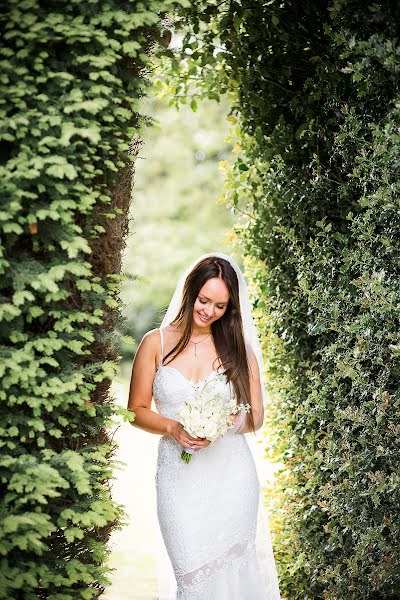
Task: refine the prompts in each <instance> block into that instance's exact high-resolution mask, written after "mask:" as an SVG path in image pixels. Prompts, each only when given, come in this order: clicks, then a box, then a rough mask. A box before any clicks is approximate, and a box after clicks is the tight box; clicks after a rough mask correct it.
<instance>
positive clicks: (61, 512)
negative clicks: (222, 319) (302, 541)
mask: <svg viewBox="0 0 400 600" xmlns="http://www.w3.org/2000/svg"><path fill="white" fill-rule="evenodd" d="M169 6H170V3H169V2H168V1H166V2H157V1H153V2H147V3H145V4H137V3H135V2H129V1H127V2H120V1H119V0H105V1H102V2H100V1H98V0H92V1H90V2H79V1H78V0H68V2H67V1H65V0H62V1H58V2H46V3H43V2H39V1H38V0H22V1H17V0H14V1H8V2H7V3H6V8H5V10H3V12H2V14H1V16H0V27H1V32H2V40H3V44H2V47H1V48H0V70H1V75H0V85H1V98H2V100H1V112H0V127H1V129H0V135H1V144H0V177H1V200H0V203H1V206H0V228H1V229H0V232H1V240H0V241H1V245H0V274H1V278H0V357H1V361H0V374H1V379H2V381H1V387H0V400H1V407H2V408H1V412H2V419H1V426H0V432H1V442H0V443H1V456H0V489H1V501H0V517H1V519H0V522H1V523H0V597H1V598H7V599H8V600H9V599H10V598H13V599H14V600H16V599H19V598H21V599H22V598H23V599H33V598H52V600H67V599H70V598H79V599H83V598H93V597H98V596H99V595H100V594H101V592H102V590H103V589H104V586H105V584H106V583H107V577H106V573H107V571H108V570H109V568H108V567H107V564H106V559H107V553H108V550H107V545H106V542H107V539H108V537H109V534H110V532H111V530H112V529H113V528H114V527H116V526H117V525H119V524H121V519H122V515H123V512H122V507H120V506H118V505H117V504H115V503H114V502H113V501H112V499H111V494H110V480H111V479H112V478H113V469H114V467H115V463H114V460H113V453H114V443H113V441H112V437H111V434H110V427H111V425H112V422H113V421H112V419H113V416H114V415H116V414H122V415H125V416H126V417H127V413H126V412H125V411H123V410H121V411H119V410H117V407H116V406H115V405H114V404H113V401H112V398H110V396H109V386H110V382H111V379H112V378H113V377H114V375H115V373H116V370H117V358H118V357H117V342H118V340H117V337H116V333H115V329H116V326H117V324H118V323H119V322H120V320H121V317H120V313H119V305H120V302H119V298H118V293H119V286H120V281H121V278H122V276H121V275H120V268H121V251H122V249H123V247H124V239H125V235H126V232H127V211H128V206H129V202H130V194H131V179H132V174H133V164H132V161H133V160H134V158H135V155H136V153H137V151H138V147H139V143H140V142H139V139H138V137H137V135H136V132H137V131H138V129H139V128H140V127H141V126H142V125H143V124H145V123H146V122H147V119H146V118H144V117H142V116H141V115H140V114H139V113H138V112H137V109H138V100H139V99H140V97H141V96H143V94H144V93H145V91H146V87H147V86H148V85H149V82H148V80H147V79H146V76H147V73H148V67H147V65H148V63H149V56H150V54H151V53H152V51H153V47H154V46H155V44H157V43H158V42H159V41H160V39H161V38H162V35H163V32H162V26H161V22H160V13H162V12H163V11H164V12H165V10H166V9H167V8H168V7H169ZM127 418H128V417H127Z"/></svg>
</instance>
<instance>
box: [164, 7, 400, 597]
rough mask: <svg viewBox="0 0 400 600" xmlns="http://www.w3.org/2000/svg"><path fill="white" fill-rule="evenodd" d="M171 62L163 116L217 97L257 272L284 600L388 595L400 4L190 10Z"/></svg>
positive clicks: (397, 424)
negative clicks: (169, 101)
mask: <svg viewBox="0 0 400 600" xmlns="http://www.w3.org/2000/svg"><path fill="white" fill-rule="evenodd" d="M180 18H181V22H180V25H181V27H182V29H183V31H184V33H185V37H184V44H183V52H182V54H181V56H176V55H174V54H173V53H172V52H171V51H168V53H167V56H166V59H165V60H166V63H167V65H166V68H167V69H168V78H167V80H166V84H167V85H168V87H169V91H170V93H171V94H172V98H173V101H174V102H176V103H178V104H179V102H180V100H179V97H181V96H190V97H191V99H192V102H195V100H196V99H201V98H202V97H204V96H208V97H215V98H218V97H219V95H220V94H221V93H225V92H226V91H227V92H228V93H229V95H230V97H231V98H232V101H233V108H232V111H231V116H230V119H231V121H232V123H233V131H234V132H236V133H237V135H238V137H239V139H238V149H237V150H238V157H237V160H236V162H235V164H234V165H233V166H232V167H231V168H228V174H227V184H226V190H225V196H226V200H227V202H228V204H229V205H230V206H231V207H232V208H233V209H235V210H236V211H237V213H238V215H242V214H243V212H244V213H245V214H246V219H242V220H241V222H240V223H239V224H238V226H237V228H236V233H237V239H238V244H239V245H241V247H242V249H243V252H244V254H245V255H246V256H247V257H248V261H249V264H250V265H251V266H252V268H253V269H254V273H253V275H254V285H255V287H256V292H257V293H255V295H254V306H255V309H256V311H257V312H258V314H259V315H260V320H261V323H262V324H263V327H264V332H265V339H264V346H265V351H266V354H267V358H268V361H267V366H268V375H269V382H268V387H269V392H270V395H271V397H272V399H273V406H272V407H270V408H271V410H270V420H271V423H272V424H273V426H274V429H275V436H276V438H277V440H278V441H277V442H276V445H275V448H274V457H275V458H277V459H279V460H281V461H282V462H283V463H284V468H283V469H282V471H281V473H280V481H279V482H278V487H277V488H276V489H275V496H276V498H275V504H277V505H278V506H277V508H276V513H275V518H274V523H275V526H274V534H275V535H274V545H275V552H276V557H277V560H278V563H279V565H278V566H279V574H280V580H281V584H282V590H283V592H284V594H285V597H286V598H288V599H290V600H295V599H298V600H300V599H302V600H305V599H324V600H328V599H329V600H344V599H346V600H350V599H360V600H361V599H367V598H368V599H371V600H394V599H395V598H398V596H399V589H400V560H399V553H398V548H399V546H400V525H399V519H398V511H399V504H400V478H399V467H398V465H399V459H400V444H399V442H400V439H399V438H400V435H399V434H400V418H399V400H400V397H399V385H398V382H399V376H400V368H399V356H400V340H399V337H400V334H399V331H400V323H399V307H400V302H399V289H400V287H399V273H400V261H399V256H400V255H399V250H400V247H399V239H400V211H399V207H400V202H399V191H400V190H399V166H400V162H399V151H400V148H399V141H400V136H399V125H400V119H399V117H400V115H399V112H400V98H399V71H400V63H399V56H400V48H399V23H400V9H399V6H398V5H397V3H380V4H377V3H370V4H368V3H365V2H361V1H358V0H357V1H356V0H348V1H346V2H344V1H342V0H335V1H334V2H316V1H311V2H296V1H294V0H291V1H290V0H288V1H284V2H281V1H279V2H278V1H275V0H272V1H271V2H268V3H264V2H256V1H252V2H240V3H239V2H231V3H229V5H228V4H226V3H220V2H217V1H215V2H195V3H194V4H192V8H191V11H190V12H188V11H186V12H185V13H184V14H181V16H180Z"/></svg>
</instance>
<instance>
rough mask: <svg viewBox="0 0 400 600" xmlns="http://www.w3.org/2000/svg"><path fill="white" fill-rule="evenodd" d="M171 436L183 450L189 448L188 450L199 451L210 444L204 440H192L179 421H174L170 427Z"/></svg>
mask: <svg viewBox="0 0 400 600" xmlns="http://www.w3.org/2000/svg"><path fill="white" fill-rule="evenodd" d="M171 435H172V437H173V438H175V439H176V441H177V442H179V444H181V445H182V446H183V447H184V448H189V449H190V450H195V451H197V450H201V449H202V448H205V447H206V446H208V444H210V440H207V439H206V438H201V437H198V438H194V437H192V436H191V435H190V434H189V433H188V432H187V431H186V429H184V427H183V425H182V423H179V421H175V422H174V423H173V425H172V427H171Z"/></svg>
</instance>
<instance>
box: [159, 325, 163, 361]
mask: <svg viewBox="0 0 400 600" xmlns="http://www.w3.org/2000/svg"><path fill="white" fill-rule="evenodd" d="M159 329H160V337H161V359H160V362H159V364H160V365H162V361H163V357H164V338H163V332H162V329H161V327H160V328H159Z"/></svg>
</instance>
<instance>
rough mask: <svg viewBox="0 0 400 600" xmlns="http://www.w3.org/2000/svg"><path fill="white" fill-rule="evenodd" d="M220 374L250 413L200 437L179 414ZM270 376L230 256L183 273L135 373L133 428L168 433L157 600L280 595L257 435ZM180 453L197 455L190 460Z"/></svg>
mask: <svg viewBox="0 0 400 600" xmlns="http://www.w3.org/2000/svg"><path fill="white" fill-rule="evenodd" d="M220 373H222V374H223V393H224V398H225V399H226V401H229V400H230V399H231V398H235V399H236V401H237V402H243V403H244V404H246V403H249V404H250V406H251V410H250V411H249V412H247V413H246V412H244V411H239V412H238V413H236V414H233V415H232V421H233V422H234V427H233V428H232V429H230V430H228V432H227V433H226V434H224V435H222V436H220V437H219V438H217V439H216V440H215V441H213V442H210V441H208V440H207V439H205V438H194V437H192V436H191V435H189V433H188V432H187V431H185V429H184V427H183V425H182V424H181V423H180V422H179V417H178V411H179V409H180V407H181V406H182V405H183V403H184V402H185V396H187V395H188V393H189V392H191V391H192V390H193V388H196V387H197V386H199V385H200V384H201V383H204V382H206V381H208V380H212V379H213V378H214V377H216V375H217V374H220ZM263 378H264V368H263V360H262V354H261V347H260V342H259V340H258V335H257V330H256V327H255V324H254V322H253V318H252V315H251V308H250V302H249V297H248V291H247V286H246V283H245V280H244V277H243V274H242V272H241V271H240V269H239V267H238V265H237V264H236V262H235V261H234V260H233V259H232V258H231V257H230V256H228V255H226V254H222V253H212V254H204V255H202V256H200V257H199V258H198V259H196V260H195V261H194V263H192V265H190V267H189V268H188V269H187V270H186V271H185V272H184V273H183V274H182V276H181V277H180V279H179V281H178V284H177V286H176V289H175V292H174V295H173V297H172V300H171V303H170V305H169V307H168V309H167V312H166V314H165V316H164V319H163V321H162V323H161V327H160V328H159V329H154V330H152V331H150V332H148V333H147V334H146V335H145V336H144V337H143V339H142V340H141V342H140V344H139V347H138V349H137V352H136V355H135V358H134V361H133V367H132V377H131V385H130V393H129V402H128V408H129V409H130V410H132V411H133V412H134V413H135V421H134V422H133V425H134V426H136V427H140V428H141V429H143V430H145V431H148V432H150V433H155V434H158V435H160V436H161V438H160V440H159V444H158V458H157V470H156V477H155V484H156V493H157V515H158V522H159V530H160V532H161V536H160V540H161V545H162V546H163V548H162V549H161V551H162V552H163V554H162V557H163V561H162V562H163V568H164V570H163V569H161V567H160V569H159V573H158V581H159V598H160V600H161V599H162V600H170V599H176V600H279V599H280V594H279V587H278V578H277V573H276V568H275V562H274V556H273V551H272V545H271V540H270V536H269V527H268V523H267V516H266V513H265V508H264V502H263V495H262V490H261V486H260V482H259V478H260V472H257V467H258V469H260V465H258V464H257V463H258V462H259V461H261V460H262V459H258V458H257V452H256V448H255V446H254V439H252V438H254V437H255V432H256V431H258V430H259V429H260V428H261V426H262V424H263V418H264V399H265V391H264V386H263ZM152 398H154V402H155V406H156V408H157V412H154V411H153V410H151V400H152ZM238 399H239V400H238ZM183 449H185V450H188V451H189V452H191V453H192V458H191V460H190V462H189V463H188V464H187V463H186V462H185V461H183V460H182V458H181V452H182V450H183Z"/></svg>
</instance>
